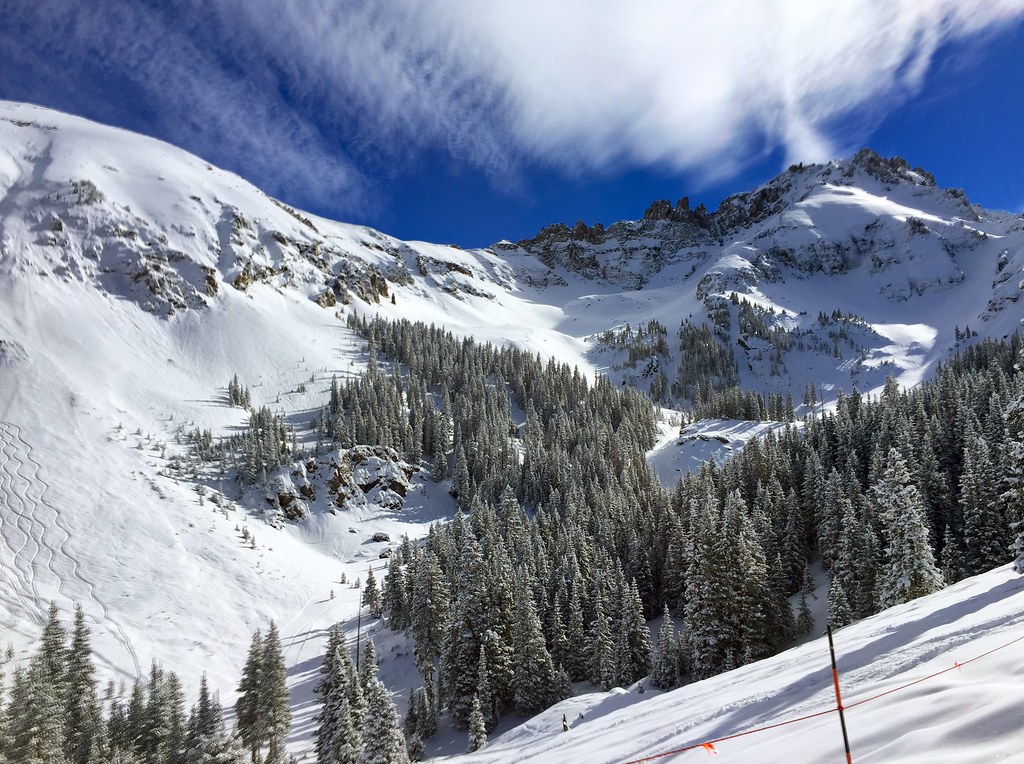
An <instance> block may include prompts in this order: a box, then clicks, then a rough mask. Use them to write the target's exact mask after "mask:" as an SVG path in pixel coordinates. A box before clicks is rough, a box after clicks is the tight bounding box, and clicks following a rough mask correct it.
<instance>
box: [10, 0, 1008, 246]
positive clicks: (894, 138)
mask: <svg viewBox="0 0 1024 764" xmlns="http://www.w3.org/2000/svg"><path fill="white" fill-rule="evenodd" d="M1022 50H1024V0H987V1H984V2H983V1H982V0H928V1H927V2H923V1H922V2H912V1H910V0H908V1H907V2H901V3H892V2H877V1H876V0H850V1H849V2H844V3H820V2H812V1H810V0H773V1H772V2H754V0H746V1H740V0H723V2H720V3H714V4H709V3H706V2H700V3H694V2H682V1H681V0H488V2H486V3H481V2H479V0H386V1H385V0H377V1H376V2H374V1H372V0H345V1H344V2H330V1H329V0H293V1H291V2H285V1H283V0H282V1H280V2H264V1H262V0H207V2H198V1H197V2H181V1H178V2H173V1H170V2H158V1H155V0H154V1H152V2H147V1H145V0H104V2H103V3H96V4H94V3H73V2H69V0H31V1H29V0H6V2H4V3H3V4H2V5H0V51H3V55H2V56H0V98H6V99H12V100H25V101H31V102H34V103H38V104H42V105H45V106H50V107H53V108H57V109H61V110H63V111H68V112H72V113H76V114H80V115H82V116H86V117H89V118H91V119H96V120H99V121H102V122H107V123H110V124H115V125H119V126H122V127H126V128H129V129H132V130H136V131H139V132H142V133H146V134H149V135H153V136H156V137H159V138H162V139H164V140H167V141H170V142H171V143H174V144H176V145H179V146H182V147H183V148H186V149H188V150H190V151H192V152H194V153H196V154H199V155H200V156H202V157H204V158H205V159H207V160H208V161H210V162H212V163H214V164H217V165H220V166H222V167H225V168H228V169H231V170H234V171H235V172H238V173H239V174H241V175H242V176H243V177H245V178H247V179H248V180H250V181H252V182H253V183H255V184H256V185H258V186H259V187H261V188H263V189H264V190H266V191H267V192H268V193H271V194H273V195H275V196H278V197H280V198H282V199H284V200H286V201H288V202H290V203H292V204H295V205H297V206H300V207H302V208H305V209H308V210H311V211H314V212H316V213H318V214H322V215H326V216H329V217H333V218H337V219H341V220H346V221H351V222H357V223H364V224H367V225H372V226H374V227H377V228H380V229H381V230H384V231H386V232H387V233H391V234H393V235H396V236H399V237H402V238H407V239H425V240H429V241H439V242H452V243H458V244H461V245H463V246H474V245H486V244H489V243H492V242H494V241H496V240H498V239H500V238H510V239H519V238H525V237H528V236H531V235H532V234H534V233H535V232H536V231H537V230H539V229H540V228H541V227H542V226H543V225H546V224H548V223H552V222H558V221H564V222H567V223H570V224H571V223H572V222H574V221H575V220H577V219H583V220H584V221H586V222H587V223H595V222H603V223H606V224H607V223H611V222H614V221H615V220H618V219H622V218H636V217H639V216H640V215H641V214H642V213H643V210H644V209H645V208H646V207H647V205H648V204H649V203H650V202H651V201H653V200H654V199H658V198H670V199H672V200H675V199H677V198H679V197H680V196H684V195H688V196H689V197H690V199H691V203H692V204H694V205H696V204H697V203H698V202H704V203H705V204H707V205H708V206H709V207H710V208H714V207H715V206H717V204H718V202H719V201H720V200H721V199H722V198H723V197H724V196H726V195H728V194H729V193H733V192H735V191H740V190H746V189H749V188H751V187H753V186H755V185H757V184H758V183H761V182H763V181H765V180H767V179H768V178H770V177H772V176H773V175H775V174H776V173H777V172H779V171H780V170H781V169H783V168H784V167H785V166H786V165H788V164H789V163H791V162H794V161H805V162H806V161H816V160H823V159H826V158H829V157H837V156H845V155H848V154H850V153H852V152H853V151H855V150H856V149H858V148H859V147H861V146H863V145H870V146H872V147H873V148H875V149H876V150H878V151H879V152H880V153H883V154H886V155H889V154H900V155H902V156H904V157H906V158H907V159H908V160H909V161H910V162H911V163H912V164H914V165H920V166H923V167H925V168H926V169H928V170H930V171H932V172H933V173H934V174H935V175H936V178H937V180H938V182H939V183H940V184H942V185H952V186H959V187H962V188H964V189H966V190H967V192H968V194H969V196H970V197H971V199H972V200H973V201H975V202H978V203H980V204H983V205H986V206H991V207H1000V208H1004V209H1012V210H1014V211H1020V210H1021V208H1022V207H1024V181H1022V179H1024V149H1022V138H1024V128H1022V125H1024V106H1022V103H1024V99H1022V96H1021V93H1024V55H1022V54H1021V53H1020V51H1022Z"/></svg>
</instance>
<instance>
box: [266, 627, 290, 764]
mask: <svg viewBox="0 0 1024 764" xmlns="http://www.w3.org/2000/svg"><path fill="white" fill-rule="evenodd" d="M260 669H261V671H260V682H259V720H260V721H259V726H260V727H261V729H262V734H263V739H264V742H265V745H266V746H267V747H268V749H269V751H268V753H267V761H268V762H276V761H279V760H281V761H284V755H285V739H286V738H287V737H288V732H289V730H290V729H291V728H292V699H291V695H290V694H289V692H288V670H287V668H286V667H285V652H284V649H283V648H282V645H281V635H280V634H279V633H278V626H276V624H274V623H273V622H272V621H271V622H270V627H269V628H268V629H267V631H266V636H265V637H264V638H263V646H262V652H261V656H260Z"/></svg>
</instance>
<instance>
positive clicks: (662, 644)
mask: <svg viewBox="0 0 1024 764" xmlns="http://www.w3.org/2000/svg"><path fill="white" fill-rule="evenodd" d="M677 665H678V658H677V656H676V630H675V625H674V624H673V623H672V616H671V615H670V614H669V611H668V605H665V610H664V612H663V613H662V621H661V628H659V629H658V648H657V650H656V651H655V653H654V671H653V673H652V674H651V681H652V682H653V683H654V686H655V687H658V688H659V689H662V690H668V689H671V688H672V687H675V686H676V683H677V682H678V681H679V678H678V676H677V674H676V667H677Z"/></svg>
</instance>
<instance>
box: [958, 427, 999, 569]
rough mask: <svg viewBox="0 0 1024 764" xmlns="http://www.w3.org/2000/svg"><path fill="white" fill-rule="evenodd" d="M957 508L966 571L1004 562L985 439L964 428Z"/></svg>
mask: <svg viewBox="0 0 1024 764" xmlns="http://www.w3.org/2000/svg"><path fill="white" fill-rule="evenodd" d="M964 440H965V443H964V471H963V474H962V475H961V476H960V506H961V508H962V510H963V517H964V547H965V549H966V558H967V566H968V569H969V570H970V571H971V572H972V573H983V572H985V571H986V570H990V569H991V568H994V567H995V566H996V565H1001V564H1002V563H1004V562H1006V560H1007V557H1008V555H1007V549H1006V547H1007V544H1008V542H1009V538H1008V536H1009V533H1008V529H1007V527H1006V521H1005V519H1004V518H1003V514H1002V511H1001V509H1000V506H999V503H998V501H997V493H996V482H995V475H994V470H993V468H992V461H991V459H990V457H989V448H988V445H987V444H986V442H985V440H984V439H983V438H982V437H981V436H980V435H978V434H976V433H975V432H973V427H972V426H969V427H968V432H967V434H965V436H964Z"/></svg>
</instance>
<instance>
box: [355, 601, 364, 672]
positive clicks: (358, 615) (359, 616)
mask: <svg viewBox="0 0 1024 764" xmlns="http://www.w3.org/2000/svg"><path fill="white" fill-rule="evenodd" d="M362 625H363V593H362V591H360V592H359V610H357V611H356V671H357V672H358V671H359V646H360V645H361V644H362V642H361V640H362V635H361V633H360V629H361V627H362Z"/></svg>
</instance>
